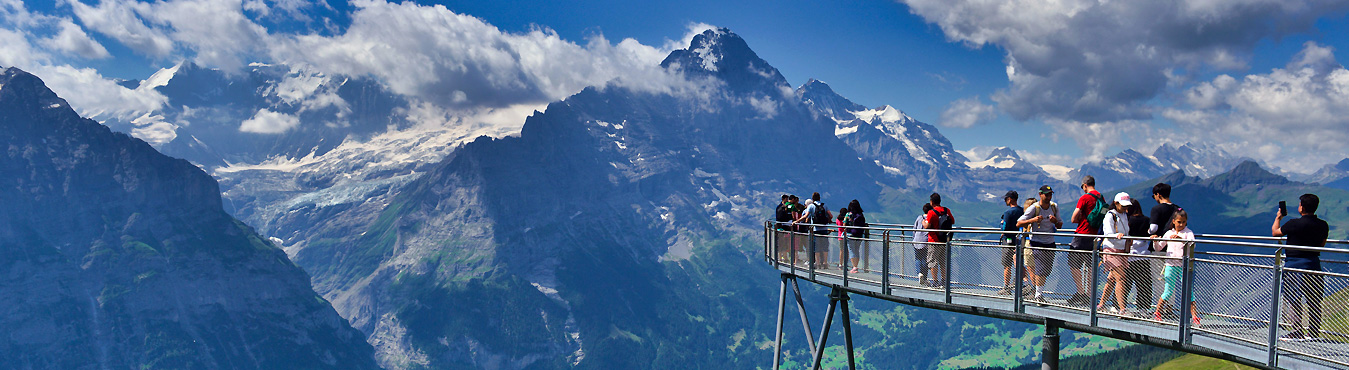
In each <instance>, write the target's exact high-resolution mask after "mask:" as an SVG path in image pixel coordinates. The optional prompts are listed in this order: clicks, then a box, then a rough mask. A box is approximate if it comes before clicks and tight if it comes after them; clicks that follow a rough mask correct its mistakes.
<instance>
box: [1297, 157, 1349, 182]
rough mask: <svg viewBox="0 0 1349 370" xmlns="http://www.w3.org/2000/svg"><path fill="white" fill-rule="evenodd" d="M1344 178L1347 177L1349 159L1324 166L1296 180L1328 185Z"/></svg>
mask: <svg viewBox="0 0 1349 370" xmlns="http://www.w3.org/2000/svg"><path fill="white" fill-rule="evenodd" d="M1346 177H1349V158H1345V159H1343V160H1340V161H1339V163H1335V164H1328V165H1325V166H1324V167H1321V169H1319V170H1317V171H1316V172H1314V173H1312V174H1311V175H1308V176H1306V177H1301V178H1298V180H1301V181H1305V182H1309V183H1314V184H1327V185H1329V184H1331V183H1335V182H1337V181H1339V180H1341V179H1344V178H1346ZM1341 189H1343V188H1341Z"/></svg>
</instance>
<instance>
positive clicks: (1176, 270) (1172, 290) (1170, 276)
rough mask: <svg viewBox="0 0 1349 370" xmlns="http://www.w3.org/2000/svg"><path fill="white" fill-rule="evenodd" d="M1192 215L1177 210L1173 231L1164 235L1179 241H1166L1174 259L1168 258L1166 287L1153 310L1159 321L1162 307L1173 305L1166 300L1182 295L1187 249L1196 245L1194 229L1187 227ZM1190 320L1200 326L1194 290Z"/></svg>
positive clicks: (1165, 276) (1164, 276)
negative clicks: (1181, 288) (1182, 277)
mask: <svg viewBox="0 0 1349 370" xmlns="http://www.w3.org/2000/svg"><path fill="white" fill-rule="evenodd" d="M1189 220H1190V215H1189V214H1187V213H1185V210H1183V209H1179V210H1176V214H1175V216H1172V217H1171V223H1172V225H1171V226H1172V227H1171V231H1167V232H1166V235H1163V236H1162V238H1163V239H1176V240H1177V241H1169V242H1166V256H1167V257H1172V259H1167V260H1166V267H1164V268H1163V269H1162V280H1165V281H1166V288H1165V289H1163V290H1162V296H1161V297H1158V298H1157V310H1156V311H1153V313H1152V318H1153V319H1154V320H1157V321H1161V320H1162V307H1166V308H1167V309H1170V308H1171V305H1169V304H1167V303H1166V301H1167V300H1169V299H1171V297H1172V296H1179V295H1180V279H1181V275H1182V274H1183V271H1184V270H1182V269H1181V266H1182V265H1183V264H1184V263H1185V261H1184V260H1183V259H1181V258H1184V257H1185V253H1186V251H1185V249H1186V248H1187V247H1190V246H1192V245H1194V231H1191V230H1190V228H1188V227H1185V226H1186V225H1187V224H1189ZM1190 302H1191V303H1190V320H1191V322H1192V323H1193V324H1194V326H1199V309H1197V308H1195V305H1194V292H1190Z"/></svg>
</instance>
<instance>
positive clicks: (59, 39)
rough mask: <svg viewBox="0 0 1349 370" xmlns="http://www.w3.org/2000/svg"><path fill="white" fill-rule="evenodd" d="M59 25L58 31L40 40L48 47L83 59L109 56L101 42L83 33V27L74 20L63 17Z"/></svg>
mask: <svg viewBox="0 0 1349 370" xmlns="http://www.w3.org/2000/svg"><path fill="white" fill-rule="evenodd" d="M59 27H60V31H59V32H57V34H56V35H53V36H52V37H51V38H48V39H44V40H42V43H43V44H44V45H45V46H47V47H48V48H51V49H56V50H60V51H61V52H64V53H66V54H69V55H75V56H79V57H81V58H85V59H104V58H107V57H109V56H111V55H110V54H108V49H107V48H104V47H103V44H99V43H98V41H94V39H91V38H89V34H87V33H85V32H84V29H82V28H80V26H79V25H76V24H75V22H71V21H70V20H69V19H63V20H61V22H60V26H59Z"/></svg>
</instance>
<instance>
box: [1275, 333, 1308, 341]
mask: <svg viewBox="0 0 1349 370" xmlns="http://www.w3.org/2000/svg"><path fill="white" fill-rule="evenodd" d="M1279 340H1281V341H1284V342H1306V341H1307V336H1306V335H1303V334H1302V331H1301V330H1298V331H1294V332H1292V333H1288V334H1285V335H1284V336H1282V337H1279Z"/></svg>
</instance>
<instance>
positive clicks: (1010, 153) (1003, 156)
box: [965, 146, 1034, 169]
mask: <svg viewBox="0 0 1349 370" xmlns="http://www.w3.org/2000/svg"><path fill="white" fill-rule="evenodd" d="M965 165H966V166H969V167H970V168H971V169H977V168H985V167H993V168H1013V167H1017V166H1018V165H1029V166H1034V165H1031V164H1029V163H1027V162H1026V161H1025V160H1023V159H1021V156H1020V155H1017V154H1016V151H1015V150H1012V149H1011V148H1008V147H1005V146H1004V147H998V148H996V149H993V151H992V152H991V153H989V154H988V158H985V159H984V160H982V161H978V162H965Z"/></svg>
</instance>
